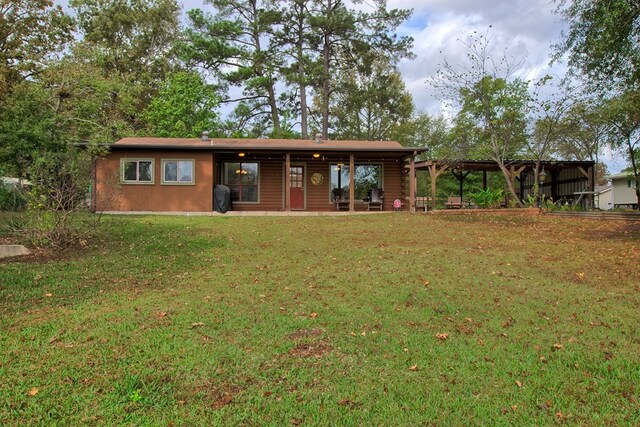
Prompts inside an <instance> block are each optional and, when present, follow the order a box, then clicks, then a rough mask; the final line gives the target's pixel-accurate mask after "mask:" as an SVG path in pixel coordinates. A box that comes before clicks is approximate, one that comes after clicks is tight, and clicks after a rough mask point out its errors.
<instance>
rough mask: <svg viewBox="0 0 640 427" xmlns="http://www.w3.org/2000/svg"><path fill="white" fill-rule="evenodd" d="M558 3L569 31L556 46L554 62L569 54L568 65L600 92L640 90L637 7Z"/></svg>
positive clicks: (619, 2)
mask: <svg viewBox="0 0 640 427" xmlns="http://www.w3.org/2000/svg"><path fill="white" fill-rule="evenodd" d="M559 3H560V7H559V12H560V13H562V15H563V16H564V18H565V19H566V20H567V21H568V23H569V31H568V32H567V33H566V34H565V39H564V40H563V42H562V43H561V44H559V45H558V46H556V50H557V53H556V59H560V58H561V57H562V56H563V55H564V54H565V53H569V65H570V66H571V67H572V68H574V69H576V70H578V71H580V72H582V73H583V74H584V75H585V76H588V81H589V82H591V83H595V84H596V85H598V88H599V89H600V90H602V91H603V92H609V91H610V90H611V88H612V85H613V86H615V87H617V89H618V90H620V91H626V90H629V89H635V90H638V89H640V45H639V44H638V38H639V37H640V4H639V3H638V2H637V1H636V0H614V1H609V0H573V1H560V2H559ZM612 77H613V78H612Z"/></svg>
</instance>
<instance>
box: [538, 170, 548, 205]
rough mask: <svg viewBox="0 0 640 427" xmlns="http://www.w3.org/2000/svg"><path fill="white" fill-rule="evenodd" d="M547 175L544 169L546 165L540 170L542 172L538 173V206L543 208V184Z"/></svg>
mask: <svg viewBox="0 0 640 427" xmlns="http://www.w3.org/2000/svg"><path fill="white" fill-rule="evenodd" d="M546 177H547V173H546V172H545V171H544V166H543V167H542V170H541V171H540V173H539V174H538V182H539V185H538V207H539V208H542V197H543V195H542V185H543V184H544V180H545V178H546Z"/></svg>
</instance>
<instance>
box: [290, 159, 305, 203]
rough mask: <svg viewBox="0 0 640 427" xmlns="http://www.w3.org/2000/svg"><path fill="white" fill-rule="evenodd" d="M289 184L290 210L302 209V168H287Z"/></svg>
mask: <svg viewBox="0 0 640 427" xmlns="http://www.w3.org/2000/svg"><path fill="white" fill-rule="evenodd" d="M289 179H290V182H291V192H290V193H289V194H290V196H291V209H296V210H303V209H304V166H291V167H290V168H289Z"/></svg>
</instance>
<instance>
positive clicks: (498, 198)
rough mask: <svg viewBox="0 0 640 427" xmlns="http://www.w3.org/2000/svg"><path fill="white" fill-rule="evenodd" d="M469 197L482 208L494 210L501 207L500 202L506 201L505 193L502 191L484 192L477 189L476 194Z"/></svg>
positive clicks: (489, 190)
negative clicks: (493, 208)
mask: <svg viewBox="0 0 640 427" xmlns="http://www.w3.org/2000/svg"><path fill="white" fill-rule="evenodd" d="M469 197H471V200H473V203H475V204H476V205H478V206H479V207H481V208H492V207H496V206H499V205H500V202H502V201H503V200H504V191H503V190H501V189H498V190H492V189H490V188H487V189H486V190H483V189H481V188H479V189H477V190H476V191H475V192H471V193H469Z"/></svg>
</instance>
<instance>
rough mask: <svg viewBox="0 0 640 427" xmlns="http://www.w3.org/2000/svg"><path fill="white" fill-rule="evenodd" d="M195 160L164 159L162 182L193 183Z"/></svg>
mask: <svg viewBox="0 0 640 427" xmlns="http://www.w3.org/2000/svg"><path fill="white" fill-rule="evenodd" d="M194 171H195V161H194V160H182V159H180V160H169V159H162V183H163V184H181V185H193V184H194V183H195V179H194Z"/></svg>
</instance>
